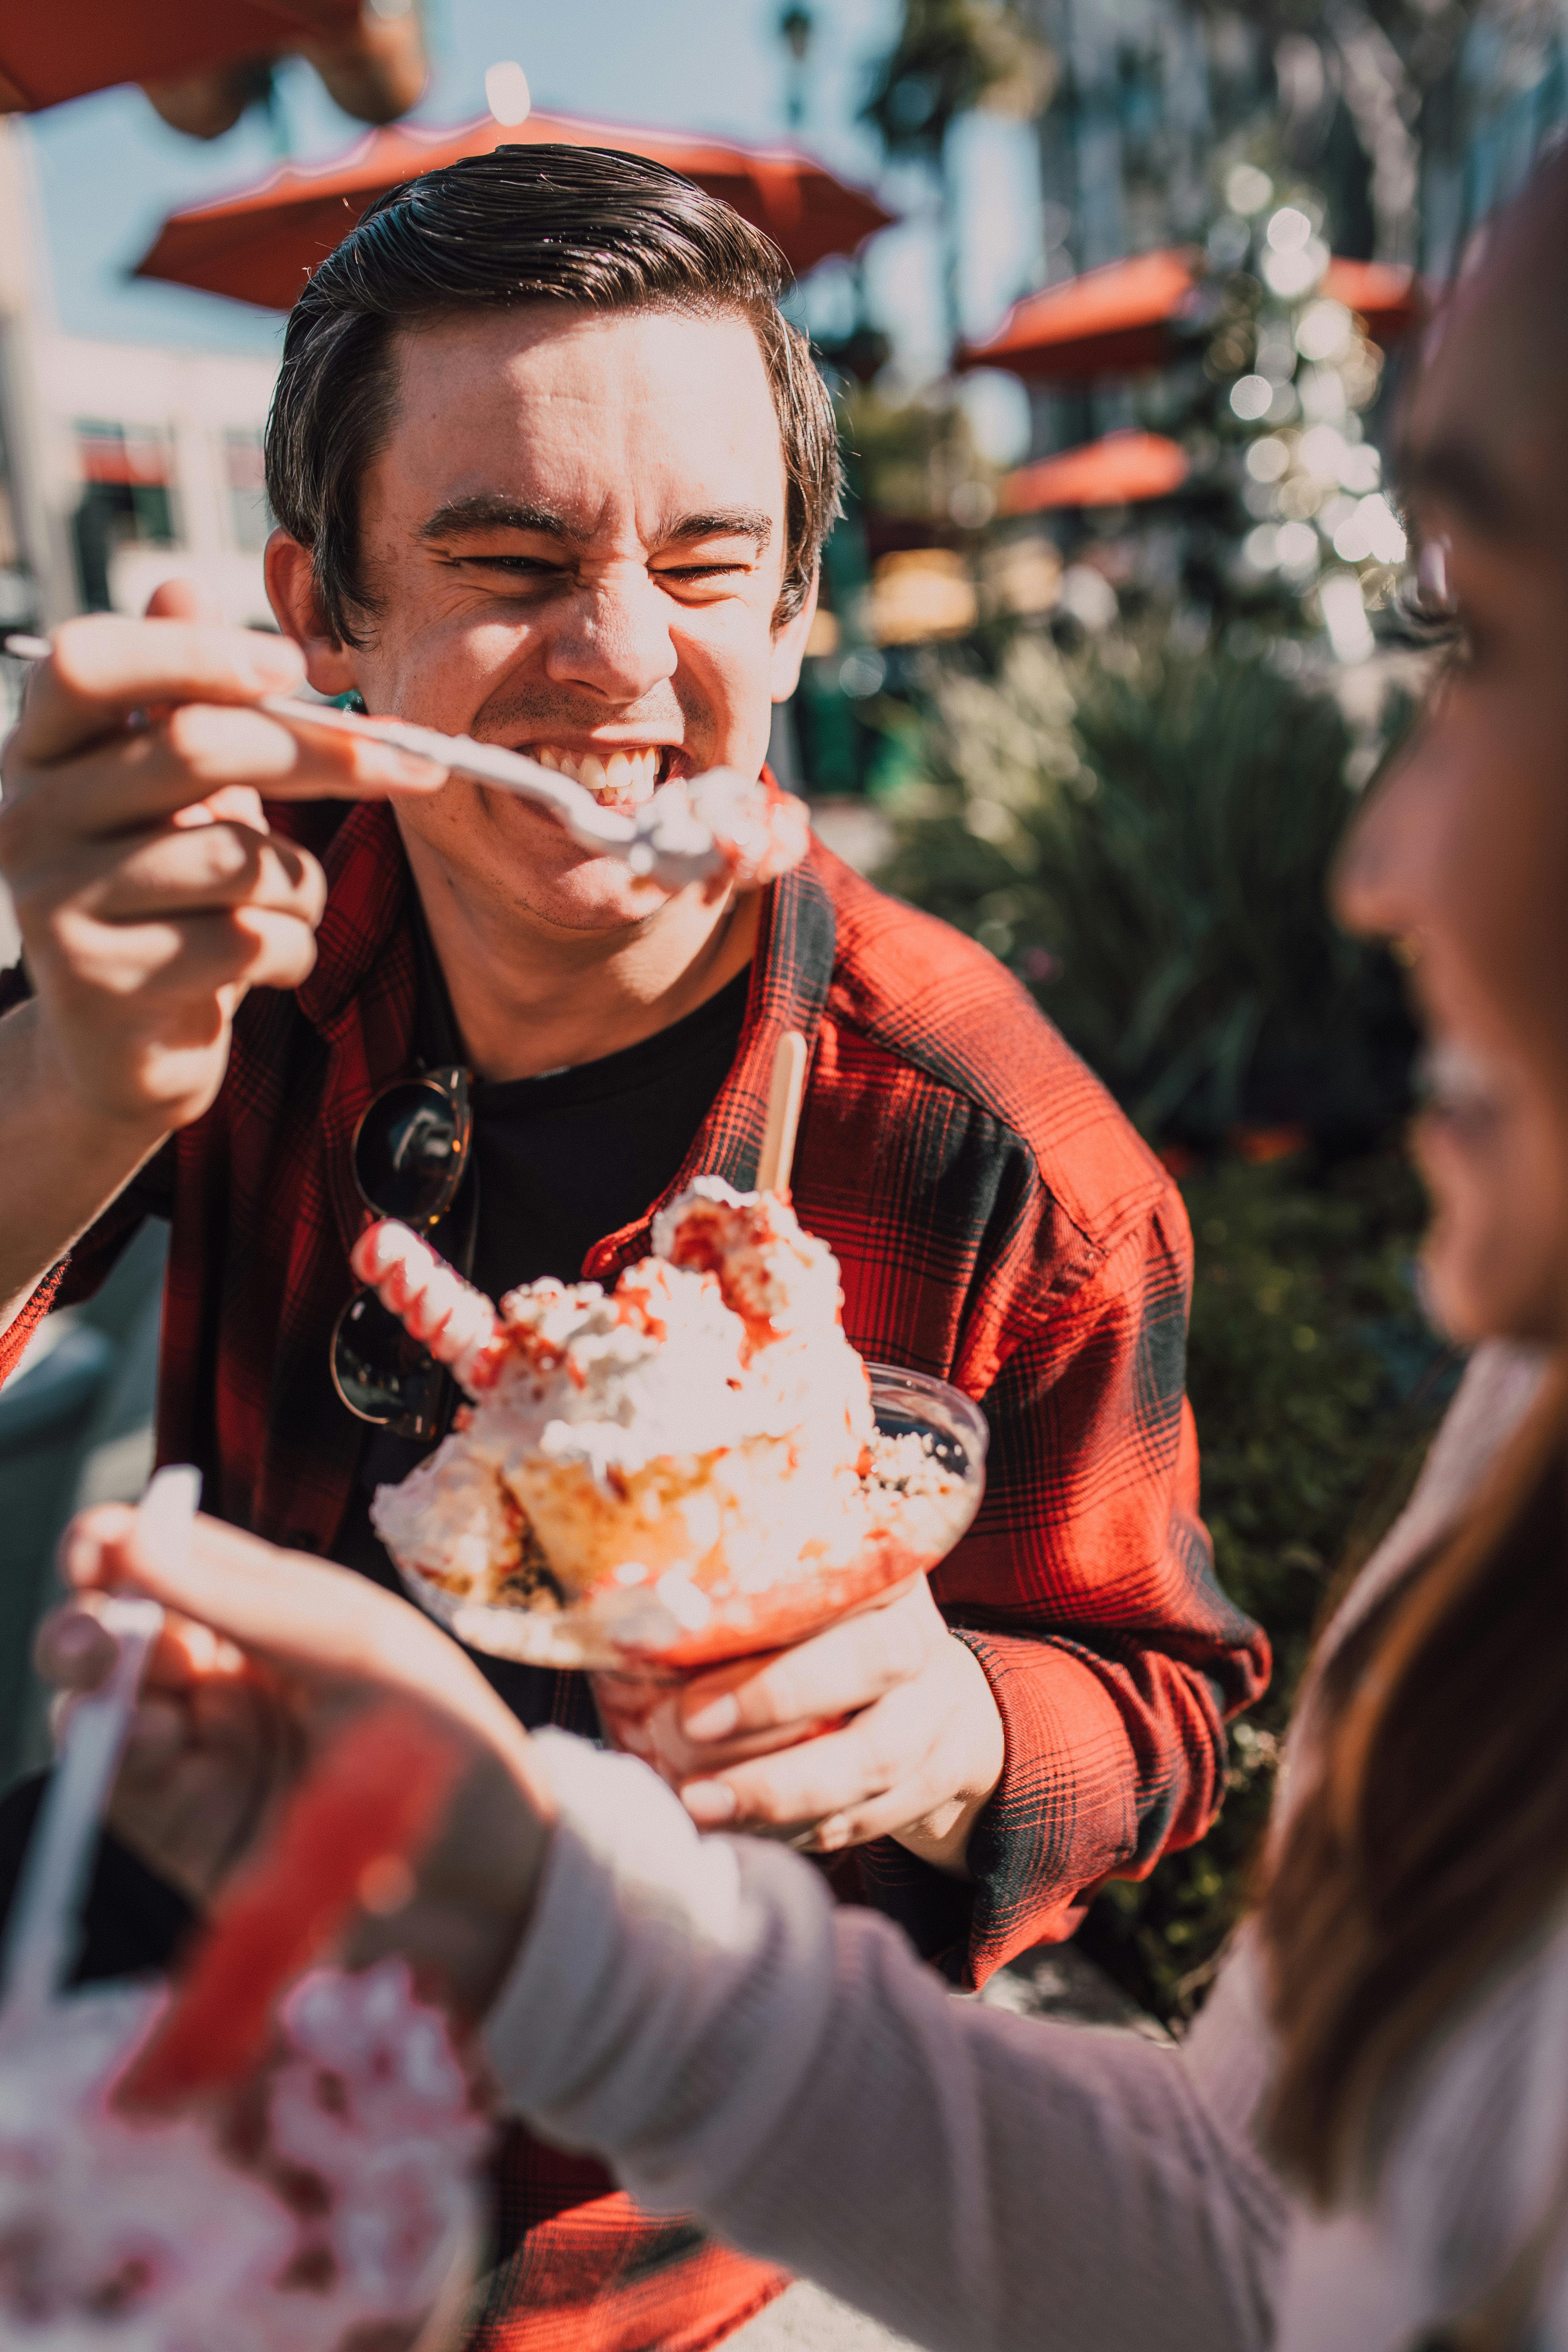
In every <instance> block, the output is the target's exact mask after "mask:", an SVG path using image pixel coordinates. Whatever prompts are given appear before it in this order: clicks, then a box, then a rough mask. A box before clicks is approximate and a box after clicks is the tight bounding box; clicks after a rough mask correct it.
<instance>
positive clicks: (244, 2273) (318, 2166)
mask: <svg viewBox="0 0 1568 2352" xmlns="http://www.w3.org/2000/svg"><path fill="white" fill-rule="evenodd" d="M167 1999H168V1996H167V1994H166V1993H165V1992H163V1990H158V1989H147V1988H143V1987H141V1986H136V1987H115V1988H113V1989H112V1990H104V1989H97V1990H90V1991H86V1992H81V1993H78V1994H75V1995H72V1996H70V1997H68V1998H67V1999H66V2000H61V2001H58V2002H57V2003H55V2004H54V2006H53V2008H52V2009H51V2010H50V2011H49V2012H48V2015H47V2020H46V2021H45V2023H44V2025H43V2027H42V2028H41V2029H38V2028H35V2029H34V2030H33V2031H32V2032H29V2033H28V2034H27V2035H26V2037H25V2038H23V2039H20V2040H19V2041H18V2042H5V2041H3V2040H0V2342H4V2343H5V2345H6V2346H8V2347H16V2352H32V2347H37V2352H78V2347H87V2346H88V2345H89V2344H90V2345H95V2346H96V2345H101V2347H103V2352H121V2347H124V2352H208V2347H213V2352H216V2347H218V2346H220V2345H221V2346H222V2347H224V2352H348V2347H351V2346H353V2345H356V2344H368V2343H371V2342H374V2344H375V2345H376V2346H377V2347H385V2352H394V2347H396V2346H398V2345H402V2344H412V2343H413V2342H414V2341H415V2338H416V2336H417V2334H418V2332H419V2329H420V2326H422V2324H423V2322H424V2320H425V2318H426V2314H427V2313H428V2312H429V2310H430V2309H431V2306H432V2305H434V2304H435V2303H436V2302H437V2298H438V2296H439V2295H440V2294H441V2291H442V2288H443V2286H444V2284H446V2281H447V2273H448V2272H449V2271H450V2269H451V2267H452V2263H453V2259H454V2254H455V2253H457V2254H458V2255H459V2256H460V2254H461V2252H462V2250H463V2244H464V2241H465V2238H466V2237H467V2235H468V2232H469V2231H471V2230H472V2228H473V2227H474V2226H475V2224H476V2221H477V2213H478V2204H477V2191H476V2187H475V2179H474V2176H475V2173H476V2171H477V2168H478V2167H479V2163H480V2161H481V2159H482V2158H483V2156H484V2153H485V2150H486V2148H487V2147H488V2144H489V2131H488V2129H487V2127H486V2125H485V2123H484V2121H483V2118H482V2117H481V2116H479V2114H478V2113H477V2112H476V2110H475V2107H474V2104H473V2099H472V2096H471V2094H470V2089H469V2084H468V2078H467V2076H466V2075H465V2074H464V2072H463V2069H462V2068H461V2066H459V2064H458V2061H457V2059H456V2058H455V2057H454V2055H453V2053H452V2050H451V2047H450V2044H449V2042H448V2041H447V2028H446V2023H445V2021H444V2020H443V2019H442V2018H441V2017H440V2016H439V2015H438V2014H437V2012H436V2011H433V2010H431V2009H427V2008H426V2007H425V2006H424V2005H423V2004H422V2003H421V2002H419V2001H418V2000H416V1998H415V1996H414V1991H413V1988H412V1984H411V1981H410V1979H409V1975H408V1971H407V1969H406V1968H405V1965H404V1963H403V1962H402V1961H401V1960H385V1961H383V1962H381V1963H380V1964H379V1965H378V1966H377V1967H375V1968H374V1969H367V1970H366V1971H365V1972H364V1973H363V1974H362V1975H357V1976H354V1975H346V1974H344V1973H343V1972H342V1971H341V1970H338V1969H318V1970H316V1971H314V1972H313V1973H312V1974H310V1975H309V1976H307V1977H305V1978H303V1979H301V1980H300V1982H299V1983H298V1984H297V1985H296V1986H295V1987H294V1989H293V1990H292V1992H291V1993H290V1994H289V1996H288V1998H287V1999H286V2000H284V2001H283V2002H282V2004H281V2006H280V2008H279V2013H278V2021H277V2022H278V2040H277V2050H276V2054H275V2056H274V2057H273V2059H272V2061H271V2063H270V2064H269V2065H268V2067H267V2069H266V2070H265V2072H264V2074H262V2076H261V2077H260V2079H259V2081H258V2083H256V2084H253V2085H252V2088H251V2092H250V2095H249V2097H248V2099H247V2103H246V2109H245V2113H244V2116H243V2119H238V2118H237V2117H235V2116H225V2117H218V2116H214V2115H212V2114H209V2113H207V2112H205V2111H199V2112H195V2113H189V2112H187V2113H182V2114H176V2115H174V2116H128V2115H124V2114H122V2113H121V2112H120V2111H119V2109H118V2108H117V2106H116V2104H115V2093H116V2090H117V2087H118V2085H119V2084H120V2081H121V2078H122V2076H123V2075H124V2074H125V2073H126V2072H127V2070H128V2068H129V2067H130V2066H131V2065H132V2063H133V2062H134V2060H135V2058H136V2056H137V2053H139V2052H140V2051H141V2049H142V2047H143V2045H144V2043H145V2042H146V2041H147V2039H148V2036H149V2035H150V2033H151V2032H153V2030H154V2028H155V2026H156V2024H157V2021H158V2020H159V2017H160V2015H161V2014H162V2012H163V2009H164V2006H165V2004H166V2001H167Z"/></svg>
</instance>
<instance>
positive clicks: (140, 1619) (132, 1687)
mask: <svg viewBox="0 0 1568 2352" xmlns="http://www.w3.org/2000/svg"><path fill="white" fill-rule="evenodd" d="M201 1483H202V1482H201V1473H200V1471H198V1470H193V1469H190V1468H187V1467H183V1466H182V1467H180V1468H176V1469H167V1470H160V1471H159V1472H158V1474H157V1475H156V1476H155V1477H154V1478H153V1482H152V1484H151V1485H150V1486H149V1487H148V1489H147V1492H146V1494H145V1495H144V1496H143V1497H142V1509H141V1519H142V1541H143V1542H144V1543H145V1544H146V1546H147V1548H148V1549H149V1550H152V1551H157V1552H161V1553H162V1554H163V1557H164V1558H165V1559H167V1558H169V1557H171V1556H177V1554H178V1549H179V1548H180V1547H182V1546H184V1548H186V1549H188V1548H189V1545H190V1540H191V1522H192V1520H193V1518H194V1517H195V1508H196V1503H197V1500H198V1498H199V1496H200V1494H201ZM99 1622H100V1624H101V1625H102V1626H103V1627H104V1628H105V1630H106V1631H107V1632H108V1633H112V1634H113V1635H114V1637H115V1640H116V1641H117V1643H118V1644H119V1649H120V1654H119V1656H118V1658H117V1659H116V1660H115V1663H114V1666H113V1669H112V1671H111V1672H110V1676H109V1679H108V1681H107V1682H105V1683H104V1684H102V1685H101V1686H100V1688H99V1689H98V1690H96V1691H94V1692H92V1693H91V1695H90V1696H89V1697H86V1698H81V1699H78V1701H77V1702H76V1704H75V1706H73V1707H72V1708H71V1710H70V1712H69V1714H68V1717H67V1718H66V1732H65V1739H64V1742H63V1744H62V1746H61V1749H60V1757H59V1762H58V1765H57V1766H56V1769H55V1772H54V1777H53V1779H52V1780H50V1782H49V1787H48V1793H47V1796H46V1797H45V1799H44V1803H43V1808H42V1811H40V1813H39V1816H38V1821H37V1826H36V1827H35V1829H34V1831H33V1835H32V1839H31V1841H30V1843H29V1844H28V1847H27V1854H26V1861H25V1863H24V1864H23V1867H22V1876H21V1882H20V1885H18V1888H17V1891H16V1907H15V1909H14V1910H13V1912H12V1915H11V1926H10V1929H9V1932H8V1934H7V1936H6V1938H5V1999H4V2006H3V2007H0V2031H3V2032H5V2033H8V2034H15V2033H16V2032H25V2031H26V2030H27V2029H28V2027H29V2026H30V2025H31V2024H33V2023H34V2022H35V2021H37V2019H38V2018H39V2017H40V2016H41V2015H42V2013H43V2012H44V2011H46V2010H47V2007H48V2005H49V2003H50V2002H51V2001H52V2000H54V1999H55V1998H56V1996H57V1995H58V1993H59V1991H60V1990H61V1988H62V1986H63V1985H64V1983H65V1981H66V1979H67V1978H68V1975H69V1974H70V1969H71V1964H72V1962H73V1961H74V1960H75V1958H76V1952H77V1943H78V1937H79V1932H80V1913H81V1902H82V1895H83V1891H84V1889H85V1887H86V1885H87V1879H88V1874H89V1869H90V1867H91V1863H92V1853H93V1845H94V1843H95V1841H96V1838H97V1835H98V1826H99V1822H100V1818H101V1815H102V1812H103V1807H104V1802H105V1801H106V1799H107V1797H108V1795H109V1791H110V1788H111V1786H112V1785H113V1780H114V1774H115V1770H116V1768H117V1767H118V1765H119V1762H120V1755H121V1749H122V1748H123V1747H124V1745H125V1736H126V1733H127V1732H128V1730H129V1729H130V1726H131V1717H132V1710H133V1708H134V1706H135V1704H136V1693H137V1689H138V1687H139V1685H140V1684H141V1680H142V1667H143V1665H144V1664H145V1663H146V1658H147V1653H148V1651H149V1649H150V1648H151V1647H152V1645H153V1643H154V1642H155V1641H156V1640H157V1638H158V1634H159V1632H160V1630H161V1628H162V1626H163V1610H162V1609H161V1608H160V1607H159V1605H158V1603H157V1602H156V1601H142V1600H137V1599H133V1598H132V1597H130V1596H125V1595H114V1596H111V1597H110V1599H109V1600H107V1601H105V1602H104V1603H103V1605H102V1607H101V1609H100V1612H99Z"/></svg>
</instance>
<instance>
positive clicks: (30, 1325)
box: [0, 1258, 67, 1384]
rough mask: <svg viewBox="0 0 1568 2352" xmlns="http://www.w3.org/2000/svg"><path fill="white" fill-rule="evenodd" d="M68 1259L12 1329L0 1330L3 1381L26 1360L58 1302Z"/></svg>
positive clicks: (0, 1381) (41, 1287) (46, 1280)
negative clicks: (31, 1342) (35, 1336)
mask: <svg viewBox="0 0 1568 2352" xmlns="http://www.w3.org/2000/svg"><path fill="white" fill-rule="evenodd" d="M66 1264H67V1261H66V1260H65V1259H64V1258H62V1259H61V1261H60V1263H59V1265H57V1266H56V1267H55V1269H54V1271H53V1273H52V1274H46V1275H45V1276H44V1278H43V1280H42V1282H40V1283H39V1285H38V1286H37V1290H35V1291H34V1293H33V1295H32V1297H31V1298H29V1299H28V1301H27V1303H26V1306H25V1307H23V1308H22V1310H21V1312H20V1314H19V1315H18V1316H17V1318H16V1321H15V1322H14V1323H13V1324H12V1326H11V1328H10V1329H9V1330H8V1331H0V1384H3V1383H4V1382H5V1381H8V1380H9V1379H10V1377H11V1375H12V1373H13V1372H14V1371H15V1370H16V1367H17V1365H18V1364H19V1363H20V1362H21V1360H22V1350H23V1349H24V1348H26V1344H27V1342H28V1340H29V1339H31V1338H32V1336H33V1334H34V1332H35V1331H36V1330H37V1328H38V1326H39V1324H40V1323H41V1322H42V1321H43V1319H44V1318H45V1316H46V1315H47V1313H48V1311H49V1309H50V1307H52V1306H53V1305H54V1303H55V1293H56V1291H57V1290H58V1288H59V1286H60V1281H61V1277H62V1276H63V1275H64V1273H65V1270H66Z"/></svg>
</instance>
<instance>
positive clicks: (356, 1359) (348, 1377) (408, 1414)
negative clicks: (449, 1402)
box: [332, 1290, 444, 1437]
mask: <svg viewBox="0 0 1568 2352" xmlns="http://www.w3.org/2000/svg"><path fill="white" fill-rule="evenodd" d="M332 1385H333V1387H334V1388H335V1389H336V1390H337V1392H338V1394H339V1396H341V1397H342V1401H343V1402H344V1403H345V1404H346V1405H347V1407H348V1409H349V1411H350V1412H353V1413H357V1414H358V1416H359V1418H360V1419H361V1421H374V1422H376V1423H380V1424H381V1425H383V1426H388V1425H391V1426H393V1427H395V1429H396V1432H397V1433H398V1435H399V1436H402V1437H435V1436H437V1435H439V1433H440V1426H441V1413H442V1406H443V1403H444V1388H443V1377H442V1372H441V1367H440V1365H439V1364H437V1362H436V1361H435V1360H434V1358H433V1357H431V1356H430V1355H429V1354H428V1353H427V1352H426V1349H424V1348H422V1347H421V1346H420V1344H419V1342H418V1340H417V1339H411V1338H410V1337H409V1335H408V1333H407V1332H406V1331H405V1329H404V1328H403V1326H402V1324H401V1323H400V1322H399V1321H398V1319H397V1318H396V1316H395V1315H394V1314H392V1313H391V1312H390V1310H389V1309H388V1308H386V1307H384V1306H383V1305H382V1303H381V1301H380V1299H379V1298H378V1297H376V1295H375V1293H374V1290H362V1291H359V1292H357V1293H356V1295H355V1296H354V1297H353V1298H351V1299H350V1301H349V1303H348V1305H347V1306H346V1307H344V1309H343V1311H342V1314H341V1315H340V1316H339V1318H338V1320H337V1328H335V1330H334V1331H333V1333H332Z"/></svg>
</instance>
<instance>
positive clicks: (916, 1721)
mask: <svg viewBox="0 0 1568 2352" xmlns="http://www.w3.org/2000/svg"><path fill="white" fill-rule="evenodd" d="M911 1697H912V1699H913V1704H910V1700H911ZM940 1738H941V1729H940V1727H938V1726H933V1725H931V1722H930V1721H929V1719H928V1716H927V1710H926V1707H925V1706H924V1704H923V1703H922V1699H921V1694H919V1693H918V1692H915V1693H911V1692H910V1687H909V1686H908V1685H906V1686H905V1687H904V1688H902V1689H900V1690H897V1691H894V1692H891V1693H889V1696H887V1697H886V1698H884V1699H879V1701H878V1702H877V1704H876V1706H868V1708H867V1709H866V1710H865V1712H864V1714H862V1715H858V1716H857V1717H856V1718H855V1720H854V1721H853V1722H852V1723H850V1724H847V1725H846V1726H845V1727H844V1728H843V1729H842V1730H841V1731H831V1732H826V1733H825V1734H824V1735H823V1737H822V1738H820V1739H808V1740H805V1741H803V1742H802V1743H801V1745H800V1746H798V1747H795V1748H780V1749H778V1750H777V1751H776V1752H775V1753H773V1755H770V1756H766V1757H763V1758H761V1759H757V1760H756V1761H754V1762H752V1763H749V1764H737V1765H735V1766H734V1767H733V1768H732V1769H730V1770H728V1771H726V1772H724V1773H723V1774H722V1776H721V1777H719V1778H716V1779H714V1780H689V1781H688V1782H687V1783H686V1785H685V1787H684V1788H683V1789H682V1790H681V1791H680V1795H681V1800H682V1802H683V1803H684V1804H685V1806H686V1809H687V1811H688V1812H689V1813H690V1815H691V1817H692V1819H693V1820H694V1821H695V1822H699V1823H700V1825H701V1827H703V1828H704V1829H710V1828H720V1827H722V1826H723V1825H724V1824H725V1823H730V1824H731V1825H734V1826H737V1827H740V1826H743V1825H744V1824H746V1823H747V1822H757V1823H762V1824H765V1825H767V1826H768V1827H771V1828H784V1827H787V1826H790V1825H792V1824H794V1823H796V1822H820V1821H822V1820H824V1819H825V1818H826V1816H827V1815H829V1814H832V1813H840V1812H844V1811H847V1810H848V1809H849V1808H851V1807H856V1806H860V1805H863V1804H865V1803H866V1802H867V1801H868V1800H870V1799H872V1798H877V1797H882V1796H886V1795H887V1794H889V1792H890V1791H891V1790H895V1789H897V1788H898V1787H900V1785H902V1784H905V1783H908V1782H909V1781H910V1780H913V1778H914V1777H915V1775H916V1774H917V1773H918V1772H920V1771H921V1768H922V1767H923V1766H924V1765H925V1764H926V1763H927V1761H928V1759H929V1758H930V1756H931V1751H932V1750H933V1748H935V1747H936V1746H937V1744H938V1742H939V1740H940Z"/></svg>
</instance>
